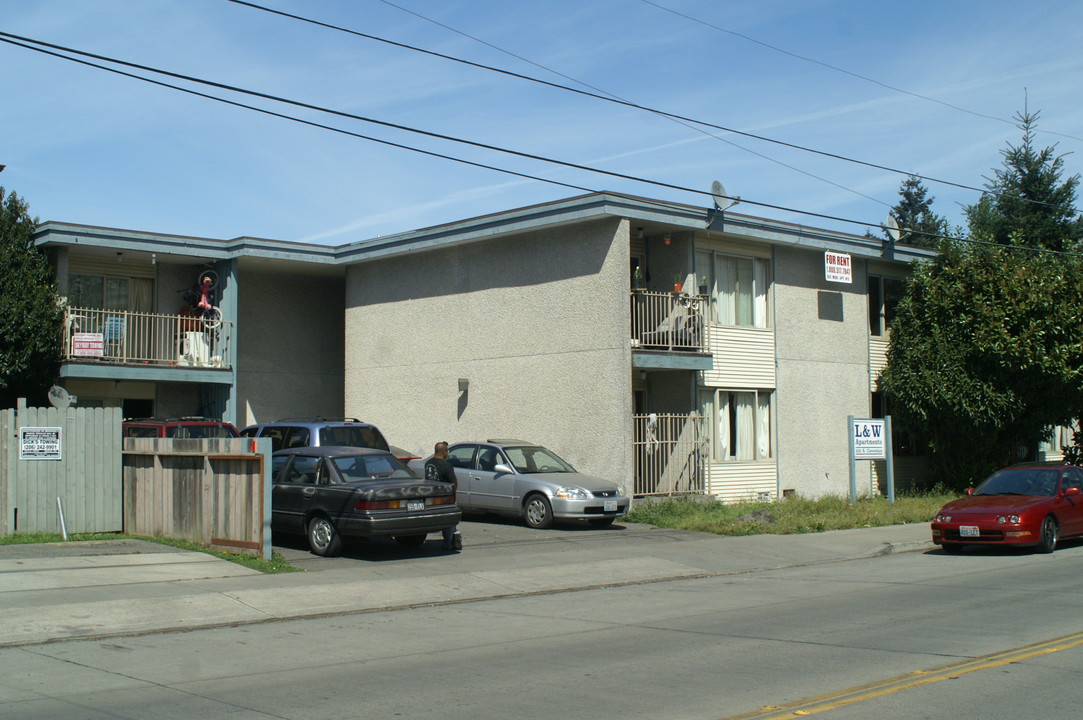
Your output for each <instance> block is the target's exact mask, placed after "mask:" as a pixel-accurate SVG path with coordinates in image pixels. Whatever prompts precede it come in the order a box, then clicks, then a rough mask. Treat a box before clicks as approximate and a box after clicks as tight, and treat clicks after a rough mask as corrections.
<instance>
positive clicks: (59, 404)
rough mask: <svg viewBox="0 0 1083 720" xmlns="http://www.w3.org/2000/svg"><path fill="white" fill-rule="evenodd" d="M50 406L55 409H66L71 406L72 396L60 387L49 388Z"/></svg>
mask: <svg viewBox="0 0 1083 720" xmlns="http://www.w3.org/2000/svg"><path fill="white" fill-rule="evenodd" d="M49 404H50V405H52V406H53V407H55V408H61V409H63V408H66V407H69V406H70V405H71V395H69V394H68V391H67V390H65V389H64V388H62V387H60V386H59V385H53V386H52V387H51V388H49Z"/></svg>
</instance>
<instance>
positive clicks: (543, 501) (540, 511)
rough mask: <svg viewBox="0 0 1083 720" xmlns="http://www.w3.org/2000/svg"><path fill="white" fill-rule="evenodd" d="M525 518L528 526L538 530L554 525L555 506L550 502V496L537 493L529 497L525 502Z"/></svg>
mask: <svg viewBox="0 0 1083 720" xmlns="http://www.w3.org/2000/svg"><path fill="white" fill-rule="evenodd" d="M523 519H524V520H525V521H526V524H527V525H528V526H530V527H532V528H536V529H538V530H544V529H545V528H547V527H549V526H550V525H552V524H553V506H552V505H550V504H549V498H547V497H545V496H544V495H539V494H537V493H535V494H533V495H531V496H530V497H528V498H527V499H526V502H525V503H523Z"/></svg>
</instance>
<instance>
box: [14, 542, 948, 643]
mask: <svg viewBox="0 0 1083 720" xmlns="http://www.w3.org/2000/svg"><path fill="white" fill-rule="evenodd" d="M463 534H464V537H465V538H466V542H467V546H466V548H465V549H464V550H463V552H462V553H458V554H449V553H446V552H444V551H442V550H441V549H440V542H439V537H438V536H432V538H431V539H430V540H429V541H427V542H426V543H425V545H423V546H422V547H421V548H419V549H417V550H410V551H407V550H403V549H401V548H399V547H398V546H397V545H396V544H395V543H394V542H390V541H386V542H385V541H383V540H378V541H371V542H368V543H362V544H360V545H358V546H355V547H351V548H350V549H349V550H348V552H347V555H346V556H344V557H339V558H319V557H316V556H314V555H312V554H311V553H309V552H308V551H307V549H304V546H303V545H301V544H298V545H289V546H284V547H276V548H275V549H276V551H278V552H280V553H282V554H283V555H285V556H286V558H287V559H288V560H290V561H291V562H292V563H294V564H295V565H297V566H298V567H302V568H304V569H305V570H306V572H297V573H286V574H278V575H264V574H262V573H259V572H256V571H254V570H250V569H248V568H245V567H242V566H240V565H236V564H234V563H231V562H228V561H225V560H220V559H218V558H215V557H212V556H210V555H206V554H204V553H194V552H186V551H181V550H177V549H175V548H170V547H167V546H162V545H158V544H156V543H150V542H143V541H138V540H106V541H99V542H90V543H50V544H40V545H9V546H0V617H2V618H3V622H2V623H0V647H5V646H15V645H27V644H36V643H44V642H53V641H58V640H68V639H78V638H102V637H114V636H120V635H133V634H141V633H151V632H165V631H170V630H191V629H197V628H209V627H216V626H223V625H236V624H244V623H253V622H263V621H268V620H277V619H287V618H304V617H319V616H326V615H334V614H344V613H353V612H364V611H372V610H384V609H393V608H404V607H413V606H420V605H437V604H445V603H454V602H464V601H470V600H480V599H487V598H498V597H512V596H517V595H529V594H538V593H554V592H566V591H570V590H578V589H587V588H596V587H603V586H614V585H625V584H635V583H647V582H657V581H662V580H674V579H682V578H696V577H712V576H718V575H729V574H739V573H747V572H753V571H756V570H768V569H777V568H783V567H793V566H800V565H809V564H818V563H828V562H838V561H843V560H852V559H858V558H869V557H875V556H878V555H884V554H888V553H892V552H904V551H914V550H926V549H930V548H932V547H933V545H932V543H931V542H930V541H929V526H928V525H927V524H915V525H895V526H890V527H885V528H863V529H858V530H842V531H833V532H826V533H819V534H814V535H754V536H748V537H720V536H715V535H706V534H702V533H691V532H683V531H679V530H663V529H656V528H652V527H651V526H647V525H634V524H630V523H629V524H625V525H618V526H614V527H612V528H608V529H606V530H583V529H579V528H559V527H558V528H554V529H550V530H544V531H538V530H530V529H527V528H523V527H520V526H517V525H512V524H504V523H500V522H495V523H490V522H476V523H475V522H467V523H464V524H463Z"/></svg>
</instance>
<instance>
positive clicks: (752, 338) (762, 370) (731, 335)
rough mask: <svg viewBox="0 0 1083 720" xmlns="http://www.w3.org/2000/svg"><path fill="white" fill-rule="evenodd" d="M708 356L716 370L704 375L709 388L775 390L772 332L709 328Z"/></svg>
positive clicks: (763, 329) (716, 326)
mask: <svg viewBox="0 0 1083 720" xmlns="http://www.w3.org/2000/svg"><path fill="white" fill-rule="evenodd" d="M707 342H708V343H709V345H708V352H710V353H711V354H712V355H714V367H715V369H714V370H706V371H704V373H703V384H704V385H705V386H707V387H734V388H758V389H768V388H774V387H775V382H776V381H775V333H774V331H773V330H772V329H771V328H753V327H735V326H724V325H710V326H708V328H707Z"/></svg>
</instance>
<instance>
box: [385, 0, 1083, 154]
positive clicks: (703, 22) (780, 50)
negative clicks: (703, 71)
mask: <svg viewBox="0 0 1083 720" xmlns="http://www.w3.org/2000/svg"><path fill="white" fill-rule="evenodd" d="M381 1H382V2H384V1H386V0H381ZM640 2H642V3H644V4H645V5H650V6H652V7H656V8H658V9H659V10H663V11H665V12H668V13H672V14H673V15H676V16H678V17H682V18H684V19H685V20H690V21H692V22H694V23H698V24H700V25H704V26H706V27H709V28H711V29H712V30H717V31H719V32H723V33H727V34H729V35H733V36H734V37H739V38H741V39H742V40H747V41H748V42H750V43H755V44H756V45H760V46H761V47H765V48H767V49H768V50H774V51H775V52H777V53H782V54H783V55H789V56H790V57H792V58H796V59H798V60H803V61H805V62H809V63H812V64H814V65H819V66H821V67H825V68H827V69H828V70H834V71H835V72H840V73H842V74H844V75H849V76H850V77H855V78H857V79H858V80H864V81H865V82H870V83H873V84H874V85H879V86H880V87H882V88H886V89H888V90H891V91H893V92H897V93H902V94H903V95H909V96H910V97H915V98H918V99H919V100H925V101H927V102H931V103H936V104H937V105H943V106H944V107H947V108H951V109H952V110H958V111H959V112H963V113H966V114H968V115H973V116H974V117H980V118H985V119H986V120H996V121H997V122H1002V123H1007V124H1008V125H1015V122H1013V121H1011V120H1008V119H1006V118H1002V117H997V116H995V115H985V114H984V113H980V112H976V111H974V110H968V109H966V108H964V107H959V106H958V105H952V104H951V103H949V102H945V101H944V100H938V99H936V98H934V97H929V96H928V95H922V94H921V93H916V92H912V91H910V90H904V89H903V88H899V87H895V86H894V85H888V84H887V83H885V82H882V81H880V80H877V79H876V78H871V77H868V76H866V75H861V74H859V73H856V72H853V71H851V70H847V69H846V68H840V67H837V66H835V65H831V64H830V63H826V62H823V61H822V60H817V59H816V58H810V57H806V56H804V55H798V54H797V53H795V52H790V51H789V50H786V49H784V48H780V47H777V46H775V45H771V44H770V43H766V42H763V41H762V40H757V39H756V38H754V37H750V36H748V35H744V34H742V33H739V32H737V31H735V30H729V29H727V28H724V27H720V26H718V25H715V24H713V23H709V22H707V21H706V20H701V19H700V18H697V17H693V16H692V15H687V14H685V13H683V12H680V11H679V10H674V9H673V8H669V7H666V6H665V5H660V4H658V3H656V2H653V0H640ZM1041 132H1045V133H1048V134H1050V135H1057V136H1059V137H1064V138H1070V139H1072V140H1083V138H1080V137H1076V136H1075V135H1067V134H1065V133H1058V132H1053V131H1052V130H1043V131H1041Z"/></svg>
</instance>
